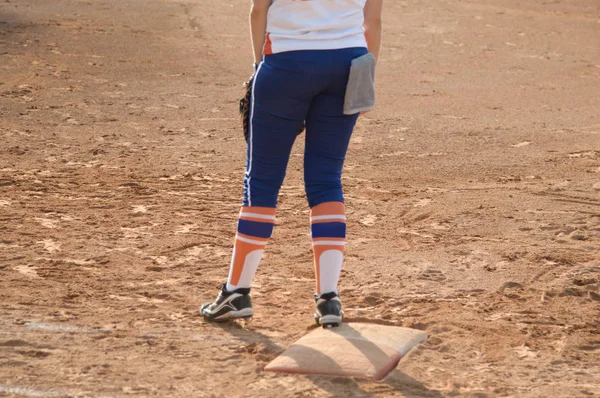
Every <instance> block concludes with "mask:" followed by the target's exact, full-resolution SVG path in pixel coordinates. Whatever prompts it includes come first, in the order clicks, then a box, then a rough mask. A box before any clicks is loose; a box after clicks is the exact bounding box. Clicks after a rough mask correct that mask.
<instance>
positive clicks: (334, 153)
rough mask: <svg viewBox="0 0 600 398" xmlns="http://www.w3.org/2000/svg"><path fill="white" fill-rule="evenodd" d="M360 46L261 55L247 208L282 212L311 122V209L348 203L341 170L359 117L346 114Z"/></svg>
mask: <svg viewBox="0 0 600 398" xmlns="http://www.w3.org/2000/svg"><path fill="white" fill-rule="evenodd" d="M366 53H367V49H366V48H363V47H358V48H345V49H339V50H302V51H288V52H282V53H277V54H272V55H266V56H264V58H263V60H262V62H261V63H260V64H259V65H258V68H257V70H256V72H255V77H254V88H253V96H252V99H251V103H250V127H249V134H248V153H247V158H246V174H245V177H244V200H243V205H244V206H261V207H277V195H278V193H279V189H280V188H281V184H282V183H283V179H284V178H285V173H286V168H287V164H288V160H289V158H290V152H291V150H292V146H293V144H294V141H295V139H296V136H297V134H298V132H299V131H300V128H301V127H302V123H303V122H304V121H306V132H305V145H304V185H305V189H306V196H307V199H308V204H309V206H310V207H311V208H312V207H314V206H316V205H318V204H320V203H324V202H343V201H344V196H343V193H342V181H341V176H342V168H343V165H344V159H345V157H346V151H347V150H348V144H349V143H350V136H351V135H352V130H353V129H354V126H355V124H356V120H357V119H358V114H354V115H344V112H343V106H344V96H345V93H346V85H347V84H348V76H349V73H350V63H351V61H352V60H353V59H354V58H357V57H360V56H361V55H364V54H366Z"/></svg>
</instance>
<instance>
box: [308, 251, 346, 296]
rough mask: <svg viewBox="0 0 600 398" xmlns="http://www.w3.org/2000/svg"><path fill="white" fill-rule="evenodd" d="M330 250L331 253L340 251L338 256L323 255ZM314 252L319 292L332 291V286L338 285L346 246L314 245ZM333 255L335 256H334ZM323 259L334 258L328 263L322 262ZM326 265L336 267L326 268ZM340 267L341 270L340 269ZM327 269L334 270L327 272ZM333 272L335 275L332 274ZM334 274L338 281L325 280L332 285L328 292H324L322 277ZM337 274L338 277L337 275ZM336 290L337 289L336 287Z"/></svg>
mask: <svg viewBox="0 0 600 398" xmlns="http://www.w3.org/2000/svg"><path fill="white" fill-rule="evenodd" d="M327 252H329V253H330V254H334V253H339V255H337V256H335V255H334V256H323V255H324V254H326V253H327ZM313 253H314V261H315V276H316V282H317V294H322V293H329V291H332V288H331V286H332V285H337V279H339V271H341V265H342V261H343V258H344V246H330V245H317V246H313ZM332 257H333V258H332ZM323 260H334V261H328V262H327V263H324V264H321V261H323ZM326 267H335V269H333V270H326V269H325V268H326ZM338 267H339V270H338ZM325 271H333V272H325ZM332 274H333V275H332ZM331 276H333V277H334V278H335V279H336V281H335V283H331V281H323V282H326V283H325V285H326V286H330V288H329V289H326V290H328V291H327V292H323V291H322V290H323V289H322V287H321V279H323V277H325V278H327V277H331ZM336 276H337V277H336ZM334 290H335V289H334Z"/></svg>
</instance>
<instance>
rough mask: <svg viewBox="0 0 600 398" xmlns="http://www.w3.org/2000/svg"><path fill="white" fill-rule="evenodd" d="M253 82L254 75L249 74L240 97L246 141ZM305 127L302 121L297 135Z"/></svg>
mask: <svg viewBox="0 0 600 398" xmlns="http://www.w3.org/2000/svg"><path fill="white" fill-rule="evenodd" d="M253 84H254V75H252V76H250V80H248V81H247V82H244V84H243V86H244V89H245V92H244V96H243V97H242V99H240V116H241V118H242V130H243V131H244V139H245V140H246V142H248V134H249V131H250V102H251V100H252V86H253ZM305 127H306V123H304V122H303V123H302V127H300V131H298V135H300V134H302V132H303V131H304V129H305Z"/></svg>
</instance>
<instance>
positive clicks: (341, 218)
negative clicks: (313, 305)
mask: <svg viewBox="0 0 600 398" xmlns="http://www.w3.org/2000/svg"><path fill="white" fill-rule="evenodd" d="M310 232H311V236H312V241H313V252H314V257H315V275H316V279H317V293H318V294H323V293H330V292H336V293H337V284H338V281H339V279H340V272H341V271H342V263H343V262H344V245H345V244H346V216H345V212H344V204H343V203H342V202H325V203H321V204H319V205H317V206H315V207H313V208H312V209H310Z"/></svg>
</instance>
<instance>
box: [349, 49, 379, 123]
mask: <svg viewBox="0 0 600 398" xmlns="http://www.w3.org/2000/svg"><path fill="white" fill-rule="evenodd" d="M374 107H375V56H374V55H373V54H371V53H368V54H365V55H362V56H360V57H358V58H355V59H353V60H352V64H351V65H350V77H349V78H348V86H347V87H346V97H345V98H344V115H353V114H355V113H358V112H365V111H370V110H371V109H373V108H374Z"/></svg>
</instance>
